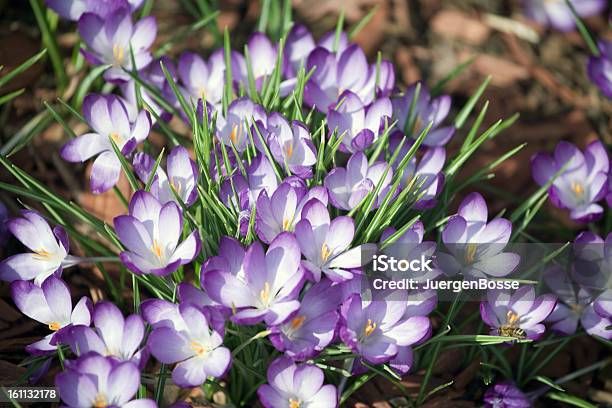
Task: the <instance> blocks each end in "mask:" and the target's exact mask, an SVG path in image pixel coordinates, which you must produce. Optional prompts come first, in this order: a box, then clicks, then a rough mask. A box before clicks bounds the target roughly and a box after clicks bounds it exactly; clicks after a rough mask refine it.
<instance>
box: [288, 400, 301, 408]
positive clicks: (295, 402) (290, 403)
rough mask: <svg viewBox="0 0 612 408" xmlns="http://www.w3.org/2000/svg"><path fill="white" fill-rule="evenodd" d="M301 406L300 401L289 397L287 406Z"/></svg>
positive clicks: (293, 407) (294, 407)
mask: <svg viewBox="0 0 612 408" xmlns="http://www.w3.org/2000/svg"><path fill="white" fill-rule="evenodd" d="M301 406H302V401H300V400H299V399H298V400H295V399H293V398H289V408H300V407H301Z"/></svg>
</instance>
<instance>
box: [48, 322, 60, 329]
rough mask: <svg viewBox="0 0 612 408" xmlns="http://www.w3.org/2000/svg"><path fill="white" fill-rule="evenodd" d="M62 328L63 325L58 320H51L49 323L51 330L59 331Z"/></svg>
mask: <svg viewBox="0 0 612 408" xmlns="http://www.w3.org/2000/svg"><path fill="white" fill-rule="evenodd" d="M61 328H62V325H61V324H59V323H58V322H51V323H49V330H52V331H58V330H59V329H61Z"/></svg>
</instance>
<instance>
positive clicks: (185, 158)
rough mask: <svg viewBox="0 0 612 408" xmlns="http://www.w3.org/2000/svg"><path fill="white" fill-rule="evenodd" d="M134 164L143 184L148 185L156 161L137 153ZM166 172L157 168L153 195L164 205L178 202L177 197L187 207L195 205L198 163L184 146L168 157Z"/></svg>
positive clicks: (152, 186) (152, 184) (152, 185)
mask: <svg viewBox="0 0 612 408" xmlns="http://www.w3.org/2000/svg"><path fill="white" fill-rule="evenodd" d="M133 164H134V170H135V171H136V174H137V175H138V178H140V180H141V181H142V182H143V183H147V182H148V181H149V177H151V172H152V171H153V167H154V165H155V159H153V158H152V157H151V156H149V155H148V154H146V153H136V154H135V155H134V161H133ZM166 170H167V173H166V172H165V171H164V170H163V169H162V168H160V167H157V171H156V172H155V176H154V177H153V182H152V183H151V190H150V191H151V194H153V195H154V196H155V198H157V199H158V200H159V201H160V202H161V203H162V204H166V203H168V202H170V201H174V202H176V201H177V199H176V197H177V196H178V197H179V198H180V200H181V201H182V202H183V204H185V205H186V206H190V205H191V204H193V203H194V202H195V200H196V199H197V197H198V191H197V188H196V186H197V183H198V176H199V171H198V167H197V165H196V163H195V162H194V161H193V160H191V158H190V157H189V152H188V151H187V149H185V148H184V147H183V146H177V147H175V148H173V149H172V151H171V152H170V154H169V155H168V163H167V166H166ZM179 204H180V203H179Z"/></svg>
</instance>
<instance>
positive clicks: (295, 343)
mask: <svg viewBox="0 0 612 408" xmlns="http://www.w3.org/2000/svg"><path fill="white" fill-rule="evenodd" d="M343 295H344V293H343V290H342V285H338V284H334V283H333V282H332V281H330V280H329V279H322V280H321V281H320V282H318V283H315V284H314V285H313V286H311V287H310V288H309V289H308V291H307V292H306V294H305V295H304V298H303V299H302V300H301V302H300V308H299V309H298V311H297V312H296V314H295V316H293V317H292V318H291V319H289V320H288V321H287V322H285V323H283V324H281V325H280V326H275V327H272V334H271V335H270V341H271V342H272V344H274V347H276V348H277V349H278V350H280V351H282V352H284V353H285V354H286V355H287V356H289V357H291V358H292V359H294V360H306V359H309V358H312V357H314V356H316V355H317V354H318V353H319V352H321V351H322V350H323V349H324V348H325V347H326V346H327V345H328V344H330V343H331V342H332V340H333V339H334V335H335V332H336V324H337V323H338V317H339V315H338V313H337V311H336V310H337V309H338V306H340V304H341V303H342V301H343V300H344V296H343Z"/></svg>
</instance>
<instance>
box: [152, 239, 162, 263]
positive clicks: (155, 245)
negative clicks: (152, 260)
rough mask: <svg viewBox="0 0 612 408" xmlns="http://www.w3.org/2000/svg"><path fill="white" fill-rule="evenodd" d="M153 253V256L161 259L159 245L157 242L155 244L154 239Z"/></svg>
mask: <svg viewBox="0 0 612 408" xmlns="http://www.w3.org/2000/svg"><path fill="white" fill-rule="evenodd" d="M152 249H153V253H154V254H155V256H157V257H158V258H159V259H161V257H162V248H161V246H160V245H159V242H157V240H156V239H154V240H153V248H152Z"/></svg>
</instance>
